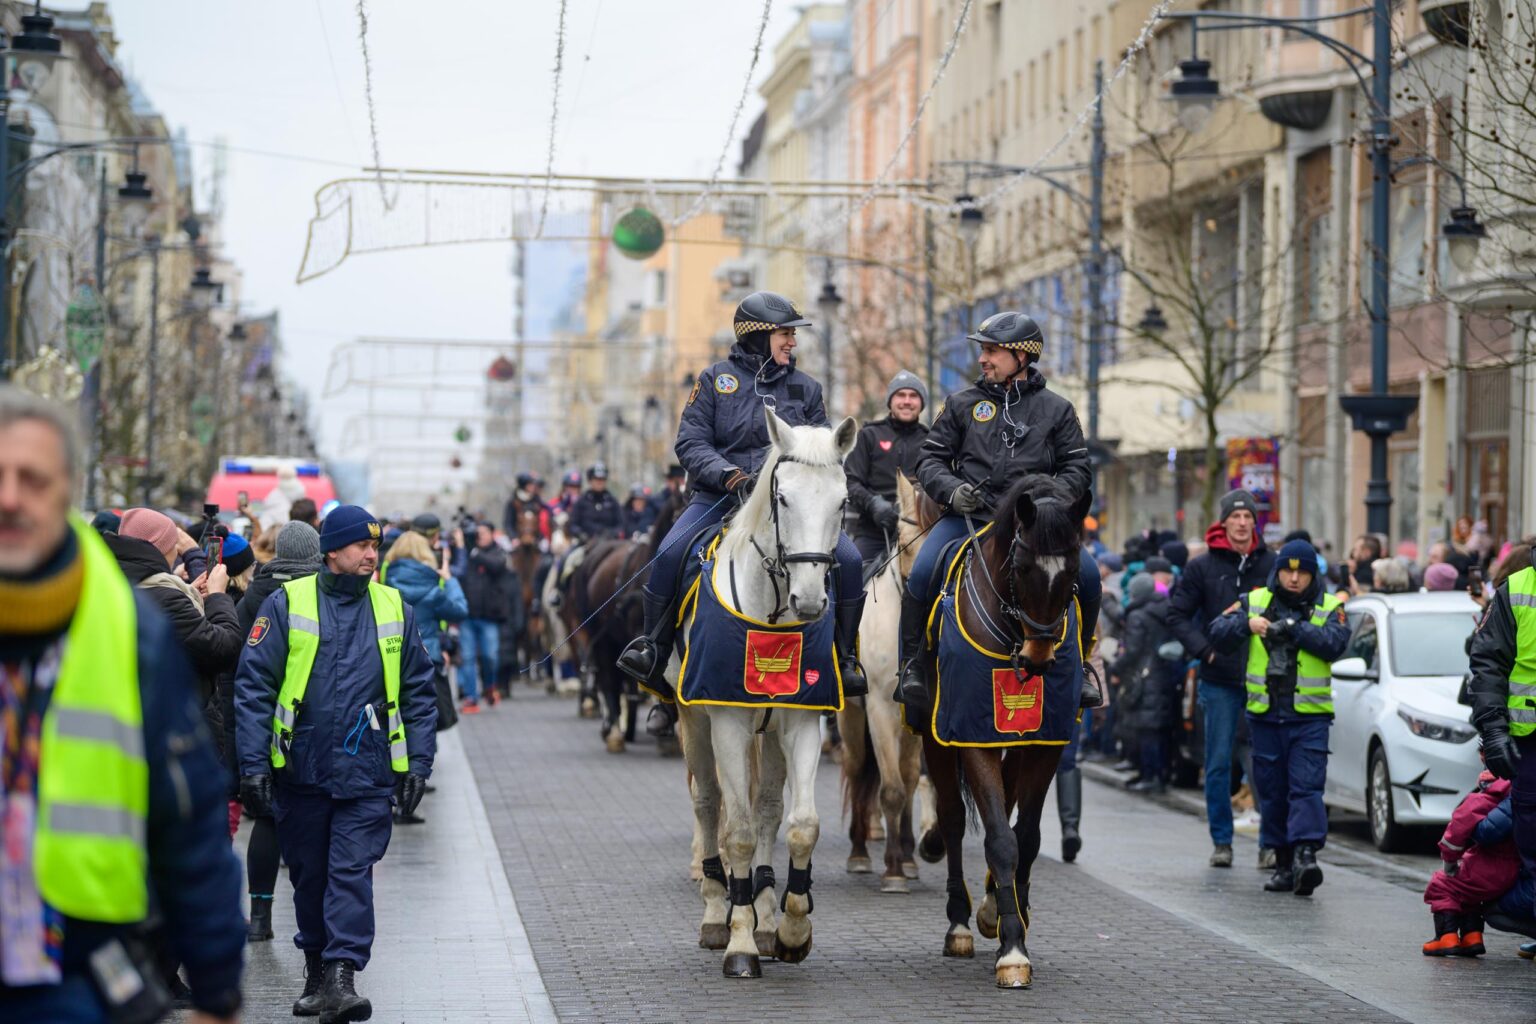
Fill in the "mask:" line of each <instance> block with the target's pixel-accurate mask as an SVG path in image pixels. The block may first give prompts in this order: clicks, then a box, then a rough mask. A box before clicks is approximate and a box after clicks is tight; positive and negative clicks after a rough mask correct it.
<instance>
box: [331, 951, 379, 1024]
mask: <svg viewBox="0 0 1536 1024" xmlns="http://www.w3.org/2000/svg"><path fill="white" fill-rule="evenodd" d="M355 970H356V968H354V967H353V966H352V965H351V964H350V963H349V962H347V961H346V960H328V961H326V964H325V985H324V987H322V988H321V989H320V1019H321V1021H322V1022H323V1024H331V1022H332V1021H337V1022H340V1021H356V1020H367V1019H368V1018H369V1017H371V1016H373V1004H372V1003H370V1002H369V1001H368V1000H367V999H364V998H363V997H362V996H360V995H358V994H357V989H355V988H353V987H352V974H353V972H354V971H355Z"/></svg>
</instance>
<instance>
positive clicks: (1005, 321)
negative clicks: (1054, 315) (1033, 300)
mask: <svg viewBox="0 0 1536 1024" xmlns="http://www.w3.org/2000/svg"><path fill="white" fill-rule="evenodd" d="M968 340H970V341H975V342H984V343H986V344H989V345H997V346H999V347H1001V348H1005V349H1008V350H1009V351H1010V352H1014V353H1016V354H1018V355H1019V357H1020V358H1021V359H1023V360H1024V361H1025V362H1034V361H1035V360H1036V359H1039V358H1040V354H1041V353H1042V352H1044V351H1045V335H1044V334H1042V333H1040V325H1039V324H1037V323H1035V321H1034V318H1033V317H1030V316H1027V315H1025V314H1023V313H1015V312H1011V311H1007V312H1002V313H993V314H992V315H991V316H989V317H987V318H986V319H985V320H983V321H982V322H981V324H980V326H978V327H977V328H976V330H974V331H972V332H971V334H970V335H968Z"/></svg>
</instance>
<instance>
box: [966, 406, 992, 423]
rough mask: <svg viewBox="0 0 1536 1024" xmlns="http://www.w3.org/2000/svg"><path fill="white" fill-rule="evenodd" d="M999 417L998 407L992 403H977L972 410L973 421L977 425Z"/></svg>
mask: <svg viewBox="0 0 1536 1024" xmlns="http://www.w3.org/2000/svg"><path fill="white" fill-rule="evenodd" d="M996 415H997V406H996V405H993V404H992V403H991V402H977V403H976V405H975V406H974V407H973V408H972V409H971V419H973V420H975V421H976V422H977V423H986V422H987V421H988V420H990V419H991V418H992V417H994V416H996Z"/></svg>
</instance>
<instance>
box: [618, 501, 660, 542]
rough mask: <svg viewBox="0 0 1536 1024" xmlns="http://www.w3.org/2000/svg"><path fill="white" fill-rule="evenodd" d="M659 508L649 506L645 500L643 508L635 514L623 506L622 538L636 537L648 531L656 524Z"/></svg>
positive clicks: (649, 503) (626, 506)
mask: <svg viewBox="0 0 1536 1024" xmlns="http://www.w3.org/2000/svg"><path fill="white" fill-rule="evenodd" d="M659 514H660V513H659V507H658V506H656V505H653V504H651V502H650V500H649V499H647V500H646V502H645V506H644V507H643V508H641V509H640V511H638V512H636V511H635V510H634V509H633V508H631V507H630V506H628V505H625V506H624V536H626V537H638V536H640V535H641V534H642V533H644V532H645V531H646V530H649V529H650V528H651V527H652V526H653V525H654V524H655V522H656V517H657V515H659Z"/></svg>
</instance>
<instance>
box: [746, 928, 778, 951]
mask: <svg viewBox="0 0 1536 1024" xmlns="http://www.w3.org/2000/svg"><path fill="white" fill-rule="evenodd" d="M752 941H753V942H755V943H757V955H758V956H767V957H771V956H773V955H774V953H775V951H776V950H777V949H778V944H779V936H778V934H777V933H776V932H771V931H767V932H753V933H752Z"/></svg>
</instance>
